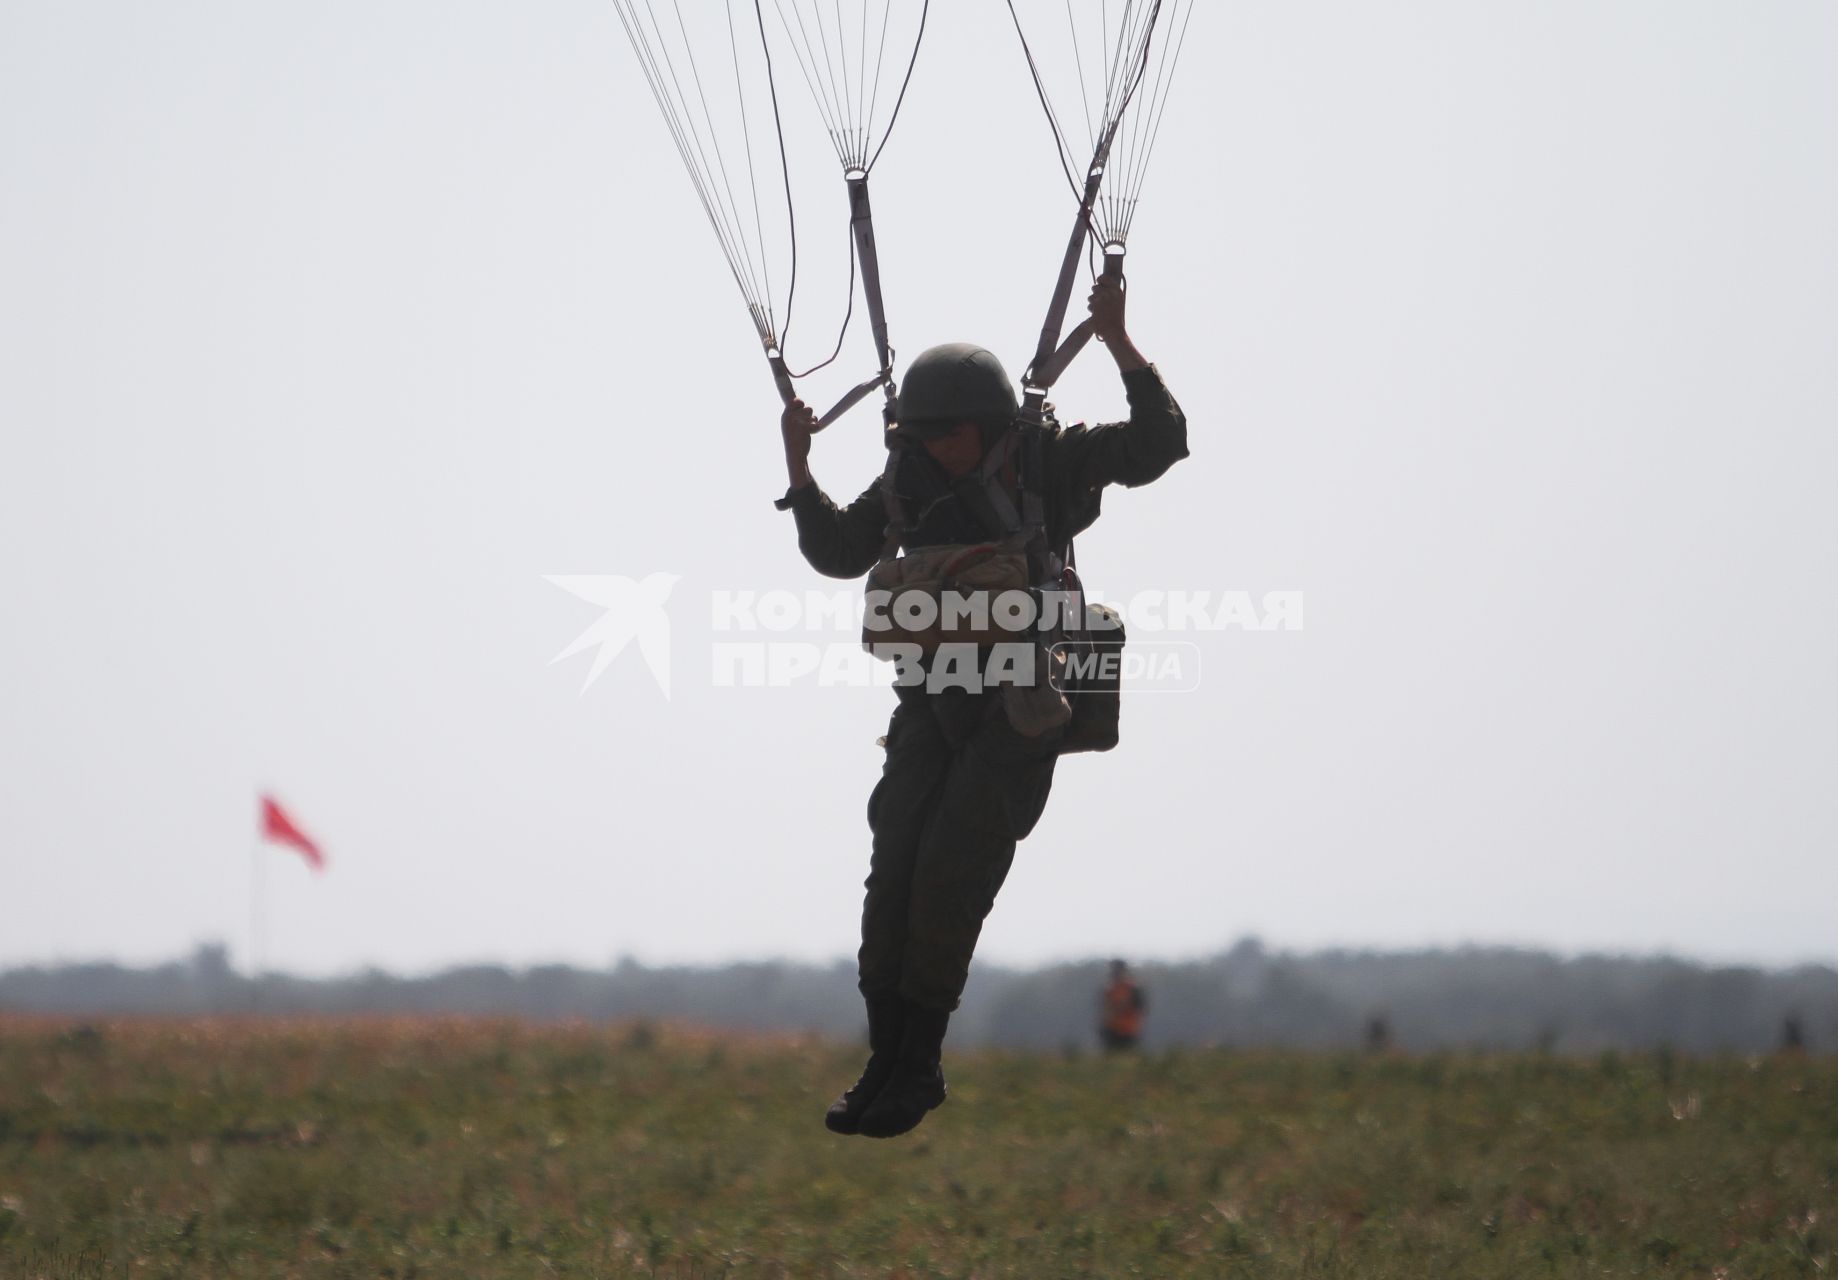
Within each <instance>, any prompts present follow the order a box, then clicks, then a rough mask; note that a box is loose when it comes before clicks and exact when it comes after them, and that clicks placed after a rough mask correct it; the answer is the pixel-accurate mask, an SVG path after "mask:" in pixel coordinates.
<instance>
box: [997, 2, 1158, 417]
mask: <svg viewBox="0 0 1838 1280" xmlns="http://www.w3.org/2000/svg"><path fill="white" fill-rule="evenodd" d="M1186 3H1187V14H1186V18H1185V19H1180V20H1179V23H1180V25H1179V31H1178V34H1177V35H1176V36H1175V38H1173V39H1171V40H1165V41H1164V42H1163V47H1162V49H1161V50H1160V51H1159V52H1160V58H1159V60H1157V59H1156V58H1155V56H1154V55H1155V53H1156V52H1157V51H1156V50H1155V49H1154V48H1153V44H1154V36H1155V33H1156V28H1157V26H1158V25H1162V21H1161V20H1162V18H1163V10H1164V7H1166V8H1167V9H1168V10H1169V11H1170V13H1171V14H1172V13H1175V12H1178V10H1179V9H1180V8H1181V4H1182V0H1166V6H1164V0H1123V3H1122V6H1121V8H1120V10H1119V12H1118V16H1117V19H1116V24H1115V27H1114V37H1113V36H1112V35H1111V34H1110V33H1111V32H1112V31H1113V28H1112V23H1111V17H1110V5H1109V2H1108V0H1103V2H1102V3H1101V5H1100V8H1099V22H1100V29H1099V37H1098V40H1097V47H1098V49H1099V50H1100V51H1102V56H1103V61H1104V68H1103V75H1104V83H1103V102H1102V104H1101V106H1100V109H1099V110H1098V111H1097V112H1096V113H1095V115H1094V112H1093V110H1092V106H1093V95H1092V86H1091V84H1090V83H1089V82H1088V81H1087V79H1086V73H1085V60H1084V53H1083V48H1082V44H1083V42H1082V41H1081V40H1080V37H1079V25H1078V20H1077V17H1076V15H1075V13H1074V10H1073V5H1072V3H1071V0H1067V3H1066V26H1067V31H1068V33H1069V36H1070V39H1071V43H1072V58H1071V61H1072V64H1073V67H1074V69H1075V70H1076V71H1077V74H1078V86H1079V98H1080V105H1081V107H1082V108H1083V109H1084V115H1085V120H1086V129H1087V133H1088V136H1089V137H1090V138H1091V144H1092V148H1091V161H1090V163H1089V164H1088V165H1087V166H1086V169H1085V180H1084V183H1083V184H1082V188H1081V184H1080V183H1079V182H1078V181H1077V180H1076V179H1075V178H1074V177H1073V175H1072V167H1071V163H1070V160H1069V158H1068V152H1069V148H1068V147H1067V144H1066V138H1065V131H1064V129H1063V128H1062V127H1061V125H1060V118H1059V113H1058V112H1057V111H1056V110H1055V109H1054V105H1053V101H1052V95H1051V94H1050V93H1049V92H1048V90H1047V87H1046V82H1045V80H1044V78H1043V76H1042V74H1041V70H1040V63H1039V61H1038V60H1037V59H1036V58H1035V56H1034V50H1033V48H1032V47H1031V46H1030V45H1029V43H1028V38H1027V32H1026V31H1024V30H1023V29H1022V26H1021V19H1020V16H1019V14H1018V13H1017V12H1016V9H1015V0H1008V9H1009V16H1010V18H1011V19H1012V20H1013V22H1014V26H1015V34H1016V35H1017V36H1018V37H1019V38H1020V41H1021V49H1022V53H1023V55H1024V56H1025V57H1026V59H1027V64H1028V72H1029V74H1030V75H1031V76H1032V78H1033V81H1034V90H1035V94H1036V96H1037V97H1039V99H1040V106H1041V110H1042V112H1043V113H1044V114H1045V116H1046V117H1047V124H1048V126H1049V127H1050V128H1051V129H1052V131H1053V138H1054V143H1055V145H1056V148H1057V154H1058V155H1059V159H1060V167H1061V169H1062V170H1063V171H1064V172H1065V174H1066V179H1067V182H1068V184H1069V185H1070V186H1071V187H1072V189H1073V192H1074V194H1075V195H1076V196H1077V197H1078V199H1079V210H1078V218H1077V220H1076V221H1075V222H1074V223H1073V228H1072V235H1071V238H1070V239H1069V240H1068V242H1067V244H1066V251H1065V254H1064V256H1063V257H1062V258H1061V260H1060V270H1059V277H1058V281H1057V283H1056V285H1055V287H1054V291H1053V297H1052V301H1051V302H1050V303H1049V304H1048V307H1047V317H1046V322H1045V323H1044V324H1043V325H1042V326H1041V331H1040V342H1039V345H1038V346H1037V347H1036V348H1035V350H1034V358H1033V360H1032V361H1031V362H1030V363H1029V365H1028V367H1027V370H1026V371H1025V372H1024V373H1023V375H1022V379H1021V381H1022V391H1023V398H1022V412H1023V415H1024V416H1025V417H1026V418H1028V419H1029V420H1032V421H1038V420H1039V419H1040V417H1041V415H1042V414H1043V413H1044V405H1045V401H1046V395H1047V392H1048V391H1049V390H1050V389H1051V388H1052V386H1053V383H1054V382H1055V381H1056V380H1057V379H1058V377H1059V375H1060V374H1061V373H1063V372H1064V371H1065V369H1066V368H1067V366H1068V365H1070V364H1071V362H1072V360H1073V358H1074V357H1076V356H1077V355H1078V353H1079V351H1080V350H1082V349H1083V348H1084V346H1085V345H1086V343H1088V342H1089V341H1090V339H1091V336H1092V328H1091V322H1090V321H1089V320H1087V321H1084V322H1081V323H1080V324H1078V325H1077V326H1075V327H1074V328H1073V330H1072V332H1071V333H1070V334H1068V335H1066V337H1065V340H1064V341H1063V342H1062V341H1061V339H1060V331H1061V327H1062V326H1063V325H1064V323H1065V317H1066V309H1067V307H1068V305H1069V304H1070V302H1071V293H1072V286H1073V281H1074V278H1075V276H1076V275H1077V272H1078V264H1079V258H1080V256H1081V251H1083V253H1084V255H1086V256H1087V259H1088V262H1089V258H1090V256H1091V255H1092V254H1093V253H1094V251H1096V250H1097V249H1099V248H1101V249H1102V251H1103V252H1102V261H1103V266H1102V268H1101V273H1102V274H1103V275H1105V276H1114V277H1116V278H1118V279H1121V278H1122V274H1123V255H1124V244H1125V241H1126V239H1127V237H1128V235H1129V229H1130V223H1131V221H1132V219H1133V218H1134V214H1135V207H1136V194H1137V192H1138V190H1139V189H1140V187H1141V184H1142V178H1143V175H1144V173H1145V172H1146V170H1147V165H1148V157H1149V154H1150V152H1152V151H1153V149H1154V144H1155V139H1156V137H1157V135H1158V133H1159V129H1160V124H1161V119H1162V114H1163V112H1164V111H1165V109H1166V105H1167V93H1168V84H1169V82H1170V79H1171V77H1172V74H1173V68H1174V66H1175V64H1176V62H1178V60H1179V56H1180V47H1181V45H1182V44H1183V43H1184V41H1185V37H1186V21H1187V20H1189V19H1191V17H1192V12H1193V10H1192V0H1186ZM1085 12H1087V13H1089V10H1086V11H1085ZM1175 22H1176V19H1175V18H1173V17H1170V19H1169V21H1168V23H1167V24H1165V26H1164V30H1166V27H1167V26H1173V25H1174V24H1175ZM1107 46H1108V47H1107ZM1096 65H1097V64H1096V62H1095V61H1094V67H1095V66H1096ZM1152 67H1153V68H1154V78H1153V80H1152V82H1150V86H1149V89H1148V92H1147V94H1146V95H1143V94H1142V88H1143V85H1144V83H1145V80H1147V79H1148V78H1149V76H1150V71H1151V68H1152ZM1139 98H1140V101H1139ZM1132 108H1134V109H1132Z"/></svg>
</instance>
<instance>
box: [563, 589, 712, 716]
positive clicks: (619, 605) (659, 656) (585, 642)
mask: <svg viewBox="0 0 1838 1280" xmlns="http://www.w3.org/2000/svg"><path fill="white" fill-rule="evenodd" d="M543 578H544V580H545V581H547V582H553V583H554V584H555V585H556V586H558V587H560V588H561V589H562V590H563V591H566V592H568V593H569V594H570V595H575V596H579V597H580V598H581V599H583V600H585V601H587V602H588V603H589V604H597V605H599V606H600V607H601V608H602V609H604V610H605V611H606V612H605V613H603V614H601V615H600V618H599V620H598V621H596V622H595V623H594V624H593V625H592V626H590V627H588V628H587V630H585V631H583V632H581V634H580V635H578V636H576V637H575V638H574V640H573V641H572V642H571V643H570V644H569V645H568V647H567V648H565V649H563V650H562V651H561V652H560V653H558V654H556V655H555V656H554V657H553V658H551V659H549V665H550V666H554V665H555V664H556V663H558V662H560V661H561V660H562V659H563V658H572V657H573V656H574V655H575V654H577V653H579V652H581V650H583V649H593V648H595V647H596V646H597V647H598V651H597V652H596V653H595V654H594V660H593V665H592V666H590V667H589V668H588V669H587V679H586V680H585V681H584V682H582V684H581V693H582V694H583V695H585V694H586V693H587V691H588V690H589V689H591V688H592V687H593V683H594V681H596V680H598V679H599V678H600V673H601V672H603V671H605V670H606V668H607V667H608V665H610V664H611V662H612V660H613V659H614V658H617V657H618V656H619V654H620V651H621V650H623V649H624V648H625V647H626V645H627V644H629V643H631V641H632V640H633V638H634V637H636V638H637V640H638V652H639V653H641V654H643V655H644V659H645V666H647V667H649V668H650V670H651V678H652V679H653V680H655V681H656V682H657V687H658V689H659V690H661V691H662V692H663V695H664V697H665V698H666V699H668V698H669V697H670V615H669V614H668V613H666V612H665V611H664V602H665V601H667V600H668V599H669V598H670V592H671V589H672V588H673V587H675V586H676V584H677V583H678V582H681V581H682V578H681V577H680V576H679V575H677V574H674V573H651V574H646V575H645V576H644V577H643V578H641V579H637V580H634V579H632V578H627V577H624V576H623V575H620V574H611V573H609V574H576V573H550V574H544V575H543Z"/></svg>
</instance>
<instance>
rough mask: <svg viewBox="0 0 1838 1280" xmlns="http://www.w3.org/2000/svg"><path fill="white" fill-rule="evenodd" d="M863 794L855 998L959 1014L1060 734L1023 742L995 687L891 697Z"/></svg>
mask: <svg viewBox="0 0 1838 1280" xmlns="http://www.w3.org/2000/svg"><path fill="white" fill-rule="evenodd" d="M898 693H899V696H900V704H899V706H898V707H896V708H895V709H894V713H893V719H892V720H891V721H889V723H888V726H887V759H886V762H885V763H884V764H883V765H882V767H881V780H880V781H879V782H878V783H877V784H876V785H875V788H874V792H873V794H872V795H871V796H869V798H868V826H869V828H870V830H871V831H872V832H873V834H874V844H873V854H872V856H871V858H870V860H869V866H868V879H867V882H866V887H867V896H866V898H865V900H864V902H863V904H862V948H861V953H860V956H859V961H860V975H861V983H860V985H861V990H862V994H863V995H865V996H869V997H874V996H879V995H891V994H895V993H898V994H899V995H902V996H904V997H905V998H906V999H908V1000H910V1001H912V1002H913V1003H915V1004H919V1005H922V1006H925V1007H927V1008H933V1009H943V1010H952V1009H956V1008H957V1002H958V997H959V996H961V995H962V994H963V990H964V980H965V978H966V977H967V976H968V974H969V972H970V956H971V953H972V952H974V951H975V950H976V941H977V937H978V935H979V934H981V932H982V929H983V920H984V918H985V917H986V916H988V914H989V909H990V908H991V907H992V906H994V905H995V900H996V892H997V891H998V890H999V889H1001V887H1002V882H1003V880H1005V879H1006V878H1007V876H1008V869H1009V866H1010V864H1011V863H1013V861H1014V858H1015V844H1016V842H1017V841H1019V840H1021V839H1022V838H1023V837H1025V836H1026V835H1027V833H1028V832H1030V831H1032V830H1033V829H1034V824H1035V823H1036V822H1037V821H1039V819H1040V814H1041V811H1042V810H1043V809H1044V808H1045V807H1046V803H1047V793H1048V791H1049V790H1050V789H1051V788H1052V785H1053V765H1054V761H1055V759H1056V758H1057V746H1058V741H1059V734H1058V731H1054V732H1053V733H1050V734H1046V735H1043V736H1041V737H1038V738H1028V737H1023V736H1022V735H1021V734H1019V733H1017V732H1015V730H1014V729H1013V728H1011V727H1010V726H1009V723H1008V718H1007V716H1006V715H1005V714H1004V713H1003V710H1002V698H1001V695H1000V693H999V692H998V691H993V690H992V691H989V692H981V693H970V692H966V691H964V690H961V689H954V690H948V691H944V692H940V693H926V692H924V691H923V690H922V689H917V688H912V689H906V688H902V689H899V690H898Z"/></svg>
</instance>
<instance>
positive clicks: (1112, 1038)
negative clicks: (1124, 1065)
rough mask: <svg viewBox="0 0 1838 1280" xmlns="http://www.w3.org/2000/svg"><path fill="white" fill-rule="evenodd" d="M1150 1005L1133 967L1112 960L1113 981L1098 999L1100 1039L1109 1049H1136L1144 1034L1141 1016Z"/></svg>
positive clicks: (1111, 973) (1111, 978) (1105, 986)
mask: <svg viewBox="0 0 1838 1280" xmlns="http://www.w3.org/2000/svg"><path fill="white" fill-rule="evenodd" d="M1148 1007H1149V1002H1148V999H1147V998H1146V997H1145V996H1144V995H1143V994H1142V988H1141V987H1140V986H1139V985H1137V982H1136V979H1135V978H1133V977H1131V976H1130V967H1129V966H1128V965H1127V964H1125V963H1123V961H1121V960H1112V961H1111V962H1110V981H1109V982H1107V983H1106V984H1105V985H1104V992H1103V994H1102V995H1101V996H1100V997H1099V1000H1098V1043H1100V1044H1102V1045H1103V1046H1104V1047H1105V1048H1106V1049H1109V1050H1119V1051H1120V1050H1124V1049H1134V1048H1135V1047H1136V1042H1137V1041H1138V1040H1140V1039H1141V1038H1142V1016H1143V1014H1144V1012H1146V1011H1147V1009H1148Z"/></svg>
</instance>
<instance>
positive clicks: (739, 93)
mask: <svg viewBox="0 0 1838 1280" xmlns="http://www.w3.org/2000/svg"><path fill="white" fill-rule="evenodd" d="M724 8H725V9H726V11H727V20H728V50H729V51H730V52H731V53H732V54H733V55H734V97H735V99H736V100H737V101H741V102H745V101H746V94H745V91H744V90H743V89H742V88H741V81H740V41H739V40H737V39H736V38H735V36H734V0H727V3H726V4H725V5H724ZM740 136H741V139H742V141H744V142H745V143H746V145H747V186H748V188H749V189H751V191H752V193H753V233H754V235H756V236H757V237H758V238H759V246H760V255H759V261H760V274H761V277H762V278H763V279H764V281H765V296H766V298H767V300H768V301H770V300H771V298H772V261H771V259H770V258H768V257H767V256H766V228H765V224H764V222H762V221H761V219H760V213H759V178H758V177H757V176H756V175H755V174H754V171H753V131H752V130H751V129H742V130H741V131H740ZM785 324H786V327H787V328H789V327H790V326H791V305H790V302H789V300H788V301H787V303H786V308H785ZM779 336H780V337H781V339H782V338H783V335H779Z"/></svg>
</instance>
